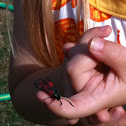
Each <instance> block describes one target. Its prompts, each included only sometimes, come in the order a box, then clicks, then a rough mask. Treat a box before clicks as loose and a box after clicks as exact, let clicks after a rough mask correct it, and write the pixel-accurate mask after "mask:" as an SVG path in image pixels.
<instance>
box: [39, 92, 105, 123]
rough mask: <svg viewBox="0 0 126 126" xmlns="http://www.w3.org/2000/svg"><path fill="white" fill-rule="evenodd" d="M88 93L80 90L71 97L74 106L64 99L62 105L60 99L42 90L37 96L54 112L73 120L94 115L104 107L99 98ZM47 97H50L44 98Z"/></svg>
mask: <svg viewBox="0 0 126 126" xmlns="http://www.w3.org/2000/svg"><path fill="white" fill-rule="evenodd" d="M87 94H88V93H87V92H86V91H85V92H80V93H78V94H76V95H74V96H72V97H71V98H69V99H68V100H69V101H70V102H71V103H72V104H73V105H74V107H73V106H72V105H71V104H70V103H69V102H68V101H66V100H64V99H61V102H62V105H60V101H58V100H56V99H55V100H53V99H52V98H48V97H49V96H48V94H46V93H45V92H42V91H38V93H37V98H38V99H39V100H40V101H41V102H43V103H44V104H45V105H46V106H47V108H48V109H49V110H50V111H51V112H53V113H54V114H56V115H58V116H60V117H63V118H66V119H68V120H73V119H78V118H83V117H86V116H89V115H92V114H93V113H96V112H97V111H99V110H100V109H102V108H103V106H102V105H101V104H99V100H97V99H93V98H92V97H91V96H90V94H89V95H87ZM45 98H48V99H46V100H44V99H45ZM89 103H90V104H89ZM74 121H77V120H74Z"/></svg>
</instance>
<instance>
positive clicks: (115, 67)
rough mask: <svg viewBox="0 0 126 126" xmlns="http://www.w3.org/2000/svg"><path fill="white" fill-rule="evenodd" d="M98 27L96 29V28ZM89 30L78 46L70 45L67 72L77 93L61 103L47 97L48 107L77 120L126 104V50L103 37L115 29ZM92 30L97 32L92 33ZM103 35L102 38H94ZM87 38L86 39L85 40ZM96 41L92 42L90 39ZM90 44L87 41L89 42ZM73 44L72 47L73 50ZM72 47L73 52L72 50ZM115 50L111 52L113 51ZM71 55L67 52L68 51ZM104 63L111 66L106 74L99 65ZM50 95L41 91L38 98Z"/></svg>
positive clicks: (41, 98) (58, 113)
mask: <svg viewBox="0 0 126 126" xmlns="http://www.w3.org/2000/svg"><path fill="white" fill-rule="evenodd" d="M93 30H94V29H93ZM93 30H89V31H88V32H87V33H86V34H85V35H84V36H83V37H82V39H81V41H80V43H79V44H78V45H77V46H75V47H72V46H67V47H69V48H67V50H68V52H69V53H68V56H69V61H68V64H67V73H68V75H69V78H70V80H71V84H72V86H73V88H74V89H75V91H76V92H77V94H75V95H74V96H72V97H71V98H70V99H69V100H70V101H71V102H72V104H73V105H74V106H75V107H72V106H71V105H70V104H69V103H67V101H65V100H62V102H63V105H62V106H60V105H59V104H58V101H57V100H54V101H53V102H52V103H51V101H52V99H47V100H45V104H46V105H47V107H48V108H49V109H50V110H51V111H52V112H54V113H55V114H57V115H59V116H62V117H64V118H67V119H70V120H73V119H77V120H78V118H83V117H86V116H89V115H92V114H94V113H96V112H98V111H99V110H102V109H105V108H112V107H115V106H119V105H124V104H126V98H125V97H124V96H125V92H126V70H125V69H126V67H125V65H126V60H125V58H124V57H125V56H126V49H125V48H124V47H122V46H121V45H119V44H116V43H112V42H109V41H106V40H104V39H101V38H102V37H106V36H108V35H109V34H110V33H111V28H110V27H109V28H108V27H104V28H95V30H94V31H95V32H94V31H93ZM92 32H93V33H95V34H93V35H92ZM93 37H100V38H93ZM83 38H84V39H83ZM91 38H93V39H92V41H90V39H91ZM89 41H90V44H89V51H90V53H89V51H88V45H86V44H84V43H85V42H89ZM71 47H72V49H71ZM69 50H70V51H69ZM110 52H111V53H110ZM66 55H67V54H66ZM101 62H103V63H105V64H106V65H108V66H110V70H109V72H108V73H107V74H106V73H104V71H102V70H101V69H100V70H99V69H98V68H99V67H98V66H99V64H101ZM46 97H48V95H47V94H46V93H44V92H38V98H39V99H40V100H41V101H43V99H44V98H46Z"/></svg>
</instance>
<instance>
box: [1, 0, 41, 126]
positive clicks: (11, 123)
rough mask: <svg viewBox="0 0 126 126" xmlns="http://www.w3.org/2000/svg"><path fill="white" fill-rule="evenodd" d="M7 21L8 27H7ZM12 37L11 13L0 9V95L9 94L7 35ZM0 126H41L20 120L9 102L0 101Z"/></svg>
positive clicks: (10, 1) (8, 43)
mask: <svg viewBox="0 0 126 126" xmlns="http://www.w3.org/2000/svg"><path fill="white" fill-rule="evenodd" d="M0 2H3V3H8V4H11V5H13V2H12V0H0ZM7 20H9V22H8V23H9V27H8V26H7ZM8 28H9V34H10V35H12V32H13V30H12V28H13V12H11V11H8V10H7V9H2V8H0V94H5V93H9V90H8V68H9V56H10V51H11V49H10V41H9V35H8ZM0 126H41V125H35V124H33V123H30V122H28V121H25V120H24V119H23V118H21V117H20V116H19V115H18V114H17V113H16V112H15V110H14V108H13V105H12V103H11V100H8V101H0Z"/></svg>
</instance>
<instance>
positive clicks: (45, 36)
mask: <svg viewBox="0 0 126 126" xmlns="http://www.w3.org/2000/svg"><path fill="white" fill-rule="evenodd" d="M81 2H82V3H81ZM77 5H78V13H77V14H78V15H77V17H78V23H79V20H80V13H81V9H80V8H81V7H82V6H81V5H83V8H84V9H83V10H84V12H83V14H84V31H86V30H87V29H88V28H89V22H88V20H89V17H90V16H89V15H90V12H89V2H88V0H82V1H81V0H77ZM23 11H24V19H25V26H26V29H27V33H28V36H29V40H30V42H31V44H32V47H33V49H34V51H35V53H36V55H37V56H38V58H39V59H40V60H41V61H42V62H43V63H44V64H45V65H46V66H56V65H58V64H60V60H59V57H58V54H57V51H56V47H55V43H54V22H53V15H52V0H23ZM77 26H78V24H77ZM76 35H77V36H78V30H76ZM77 39H78V38H77Z"/></svg>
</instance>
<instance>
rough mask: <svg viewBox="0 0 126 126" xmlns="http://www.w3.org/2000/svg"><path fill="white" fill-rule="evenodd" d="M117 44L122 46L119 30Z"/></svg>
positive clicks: (118, 31)
mask: <svg viewBox="0 0 126 126" xmlns="http://www.w3.org/2000/svg"><path fill="white" fill-rule="evenodd" d="M117 43H118V44H121V42H120V30H117Z"/></svg>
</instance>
